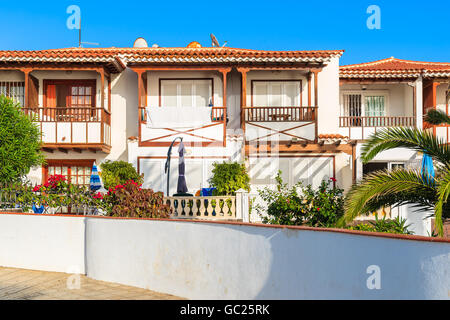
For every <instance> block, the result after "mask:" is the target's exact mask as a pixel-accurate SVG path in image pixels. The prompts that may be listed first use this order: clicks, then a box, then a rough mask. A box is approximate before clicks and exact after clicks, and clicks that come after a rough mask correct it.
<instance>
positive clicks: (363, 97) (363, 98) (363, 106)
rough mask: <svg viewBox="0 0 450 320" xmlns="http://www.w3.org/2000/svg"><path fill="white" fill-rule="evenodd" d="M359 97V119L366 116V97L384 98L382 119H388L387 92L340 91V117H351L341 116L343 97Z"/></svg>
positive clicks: (388, 95)
mask: <svg viewBox="0 0 450 320" xmlns="http://www.w3.org/2000/svg"><path fill="white" fill-rule="evenodd" d="M351 94H354V95H357V94H359V95H361V115H360V117H367V115H366V97H367V96H377V97H384V101H385V102H384V116H383V117H389V114H390V112H389V111H390V101H389V98H390V94H389V90H342V91H341V94H340V101H339V105H340V109H341V110H340V116H341V117H351V116H350V115H347V114H343V113H344V112H343V111H344V110H345V108H344V95H351Z"/></svg>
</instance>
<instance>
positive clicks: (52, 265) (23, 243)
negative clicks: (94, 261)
mask: <svg viewBox="0 0 450 320" xmlns="http://www.w3.org/2000/svg"><path fill="white" fill-rule="evenodd" d="M84 224H85V219H83V218H79V217H59V216H51V215H33V214H0V266H2V267H14V268H23V269H34V270H43V271H55V272H68V273H81V274H84V273H85V271H86V270H85V268H84V267H85V262H84V255H85V241H84V238H85V226H84Z"/></svg>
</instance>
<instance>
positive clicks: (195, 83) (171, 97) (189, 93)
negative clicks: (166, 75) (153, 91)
mask: <svg viewBox="0 0 450 320" xmlns="http://www.w3.org/2000/svg"><path fill="white" fill-rule="evenodd" d="M213 105H214V97H213V79H160V106H163V107H212V106H213Z"/></svg>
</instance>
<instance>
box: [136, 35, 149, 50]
mask: <svg viewBox="0 0 450 320" xmlns="http://www.w3.org/2000/svg"><path fill="white" fill-rule="evenodd" d="M133 48H148V43H147V41H146V40H145V39H144V38H142V37H139V38H137V39H136V40H135V41H134V43H133Z"/></svg>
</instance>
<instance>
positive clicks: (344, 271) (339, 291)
mask: <svg viewBox="0 0 450 320" xmlns="http://www.w3.org/2000/svg"><path fill="white" fill-rule="evenodd" d="M86 241H87V243H88V246H87V252H86V257H87V274H88V276H89V277H92V278H94V279H98V280H104V281H115V282H119V283H123V284H127V285H132V286H138V287H142V288H151V289H152V290H156V291H161V292H167V293H171V294H174V295H178V296H182V297H187V298H190V299H448V287H449V285H450V275H449V274H448V264H449V263H450V244H448V243H430V242H419V241H408V240H398V239H390V238H377V237H373V236H360V235H352V234H344V233H334V232H318V231H306V230H292V229H280V228H268V227H254V226H239V225H225V224H207V223H195V222H167V221H135V220H116V219H108V220H106V219H95V218H90V219H88V222H87V235H86ZM130 248H132V249H131V250H130ZM371 265H377V266H379V267H380V269H381V289H380V290H369V289H368V288H367V286H366V282H367V279H368V277H369V276H370V275H369V274H367V268H368V267H369V266H371Z"/></svg>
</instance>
